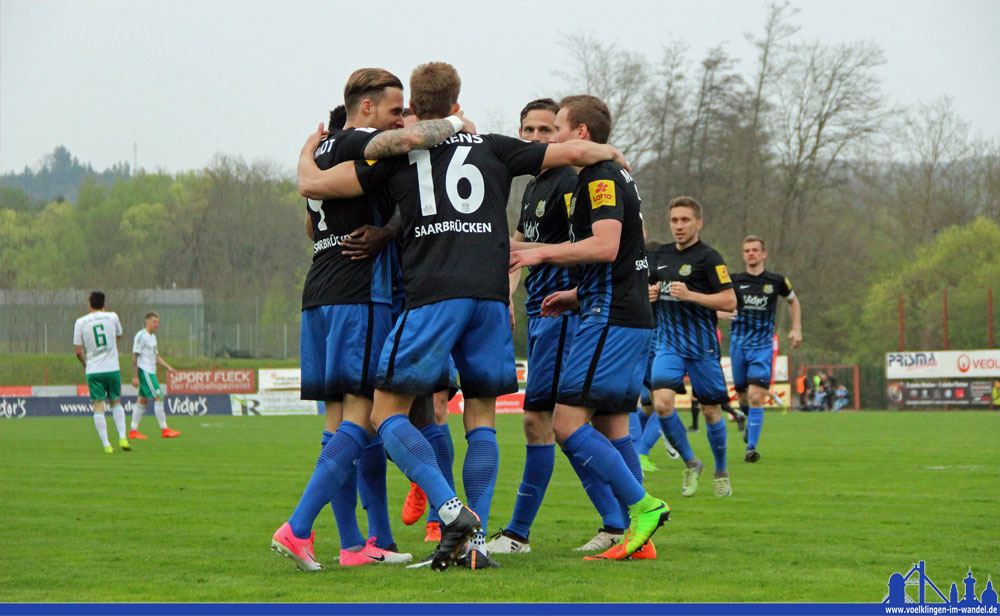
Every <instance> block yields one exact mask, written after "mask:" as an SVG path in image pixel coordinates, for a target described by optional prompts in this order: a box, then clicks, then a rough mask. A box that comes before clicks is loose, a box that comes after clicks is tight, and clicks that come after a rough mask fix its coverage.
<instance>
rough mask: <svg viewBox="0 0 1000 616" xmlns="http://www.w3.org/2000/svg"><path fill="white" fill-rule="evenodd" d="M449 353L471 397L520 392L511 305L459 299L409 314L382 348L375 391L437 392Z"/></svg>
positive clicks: (468, 395) (487, 396) (412, 311)
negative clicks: (511, 331) (511, 332)
mask: <svg viewBox="0 0 1000 616" xmlns="http://www.w3.org/2000/svg"><path fill="white" fill-rule="evenodd" d="M449 355H450V356H451V358H453V359H454V360H455V367H456V368H458V374H459V375H460V378H461V384H462V393H463V394H464V395H465V397H466V398H495V397H497V396H500V395H503V394H509V393H512V392H515V391H517V374H516V372H515V369H514V340H513V339H512V338H511V335H510V311H509V309H508V308H507V304H505V303H503V302H498V301H494V300H479V299H470V298H458V299H446V300H442V301H440V302H434V303H432V304H426V305H424V306H420V307H419V308H414V309H412V310H410V309H407V310H404V311H403V314H402V315H401V316H400V317H399V320H398V321H396V326H395V327H393V329H392V331H391V332H390V333H389V337H388V339H387V340H386V343H385V346H384V347H383V348H382V356H381V357H380V358H379V362H378V374H377V376H376V377H375V387H376V388H378V389H382V390H386V391H392V392H398V393H407V394H415V395H418V396H420V395H429V394H432V393H434V390H435V389H436V388H437V387H438V384H439V383H440V382H441V376H442V374H443V373H446V372H447V370H448V366H449V363H448V359H449Z"/></svg>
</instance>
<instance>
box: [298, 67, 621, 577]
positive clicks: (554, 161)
mask: <svg viewBox="0 0 1000 616" xmlns="http://www.w3.org/2000/svg"><path fill="white" fill-rule="evenodd" d="M460 84H461V81H460V80H459V78H458V74H457V73H456V72H455V70H454V68H453V67H451V66H450V65H448V64H445V63H442V62H433V63H429V64H425V65H421V66H419V67H417V69H415V70H414V72H413V75H412V77H411V79H410V89H411V98H410V107H411V108H412V109H413V112H414V113H415V114H416V115H417V117H418V118H421V119H422V120H425V119H429V118H441V117H444V116H445V115H447V114H448V113H455V112H456V111H457V110H458V109H459V106H458V102H457V101H458V92H459V89H460ZM316 138H317V136H316V135H314V136H313V137H311V138H310V141H314V140H315V139H316ZM307 143H308V142H307ZM615 158H618V159H621V160H623V159H622V158H621V154H620V153H619V152H618V151H617V150H615V149H614V148H612V147H610V146H607V145H599V144H595V143H591V142H588V141H581V140H577V141H575V142H571V143H561V144H555V145H551V146H546V145H543V144H537V143H525V142H523V141H521V140H519V139H513V138H510V137H503V136H500V135H476V134H465V133H463V134H460V135H456V136H455V137H453V138H450V139H448V140H446V141H445V142H444V143H442V144H441V145H440V146H439V147H436V148H433V149H431V150H421V151H419V152H411V153H410V155H409V156H407V157H397V158H393V159H389V160H386V161H379V162H375V163H369V162H367V161H364V160H361V161H358V162H357V163H355V164H354V165H345V164H342V165H338V166H337V167H334V168H333V169H331V170H328V171H321V170H319V169H318V168H317V167H316V165H315V163H314V162H313V161H312V159H311V157H308V156H300V158H299V171H300V174H299V186H300V190H301V191H303V192H304V194H306V195H307V196H311V197H316V196H325V197H329V196H339V197H352V196H357V195H359V194H364V193H370V192H376V191H387V192H388V194H389V196H390V198H391V199H392V200H394V201H396V202H397V203H398V204H399V207H400V214H401V217H402V222H403V277H404V284H405V287H406V310H405V311H404V312H403V315H402V316H401V317H400V318H399V320H398V321H397V323H396V326H395V327H394V328H393V331H392V332H390V334H389V337H388V339H387V344H386V345H385V346H384V348H383V351H382V354H381V357H380V358H379V368H378V372H377V377H376V393H375V406H374V409H373V411H372V422H373V424H374V425H375V426H376V427H377V428H378V433H379V435H380V436H381V438H382V439H383V441H384V442H385V444H386V449H387V450H388V451H389V453H390V455H391V456H392V459H393V461H394V462H395V463H396V464H397V466H399V467H400V468H401V469H402V470H403V472H404V473H405V474H406V475H407V477H408V478H409V479H410V480H411V481H414V482H416V483H417V484H418V485H419V486H420V487H421V488H423V490H424V492H425V493H426V495H427V498H428V500H429V502H430V503H431V505H432V506H433V507H435V508H437V509H438V514H439V515H440V516H441V520H442V522H444V524H443V525H442V528H441V543H440V544H439V546H438V549H437V551H436V554H435V556H434V558H433V560H432V567H433V568H435V569H439V570H440V569H445V568H447V567H448V566H450V565H451V564H453V563H454V562H456V556H457V554H458V551H459V550H460V549H461V548H462V546H463V545H464V544H465V542H466V541H467V540H468V539H470V538H472V539H473V549H471V550H470V551H469V552H468V557H467V558H465V559H464V560H463V564H465V565H466V566H468V567H470V568H473V569H479V568H483V567H484V566H486V567H488V566H493V565H494V564H495V563H493V561H491V560H490V559H489V557H488V555H487V554H486V542H485V537H484V536H483V535H482V532H481V531H482V525H483V524H485V523H486V522H487V519H488V515H489V507H490V501H491V500H492V493H493V487H494V485H495V482H496V470H497V466H498V464H499V453H498V450H497V444H496V431H495V430H494V428H493V425H494V419H495V418H494V415H495V411H496V397H497V396H498V395H500V394H505V393H510V392H513V391H517V379H516V376H515V374H514V348H513V339H512V337H511V331H510V326H509V321H510V314H509V309H508V307H507V302H508V300H509V295H510V294H509V280H508V275H507V263H508V261H509V256H510V238H509V235H508V232H507V214H506V206H507V198H508V196H509V193H510V181H511V178H513V177H514V176H516V175H524V174H531V175H537V174H538V173H539V172H540V171H541V170H542V169H547V168H550V167H558V166H564V165H589V164H592V163H596V162H598V161H601V160H611V159H615ZM449 354H450V355H451V356H452V358H454V360H455V363H456V365H457V367H458V371H459V373H460V374H461V380H462V390H463V393H464V394H465V400H466V402H465V412H464V416H463V420H464V423H465V427H466V439H467V440H468V442H469V448H468V450H467V453H466V458H465V464H464V469H463V476H464V477H465V478H466V481H465V488H466V496H467V499H468V501H469V505H470V506H471V509H470V508H468V507H466V506H465V505H464V504H463V503H462V502H461V501H460V500H459V499H458V497H457V496H456V495H455V491H454V489H453V488H451V487H450V486H449V485H448V483H447V482H446V481H445V479H444V477H443V476H442V474H441V471H440V469H439V468H438V466H437V463H436V461H435V459H434V455H433V452H432V450H431V448H430V447H429V445H428V444H427V440H426V438H424V436H423V435H422V434H421V433H420V432H419V431H418V430H417V429H416V428H414V427H413V426H412V425H410V422H409V421H408V420H407V417H406V414H407V412H408V410H409V408H410V403H411V402H412V400H413V398H414V396H415V395H420V394H429V393H431V392H432V391H433V389H434V387H435V385H436V384H437V383H438V382H439V380H440V378H441V374H442V371H441V366H445V367H446V366H447V361H448V359H447V358H448V355H449ZM477 514H478V515H477ZM477 531H478V532H477Z"/></svg>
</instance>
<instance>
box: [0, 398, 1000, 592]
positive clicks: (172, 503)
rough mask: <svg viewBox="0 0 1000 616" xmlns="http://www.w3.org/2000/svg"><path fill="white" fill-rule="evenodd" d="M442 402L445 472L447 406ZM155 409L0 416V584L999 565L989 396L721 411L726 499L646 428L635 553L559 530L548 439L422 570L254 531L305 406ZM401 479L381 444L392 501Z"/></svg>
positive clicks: (553, 583)
mask: <svg viewBox="0 0 1000 616" xmlns="http://www.w3.org/2000/svg"><path fill="white" fill-rule="evenodd" d="M685 416H686V413H685ZM451 422H452V423H451V427H452V433H453V435H454V436H455V445H456V449H457V452H456V472H455V475H456V480H458V481H459V482H460V481H461V460H462V457H463V454H464V445H465V443H464V439H463V438H462V437H461V435H462V429H461V418H460V417H455V416H453V417H452V419H451ZM108 423H109V426H108V427H109V431H110V432H111V434H112V435H113V434H115V431H114V427H113V425H111V420H110V418H109V420H108ZM170 423H171V427H173V428H176V429H179V430H180V431H181V433H182V435H181V437H180V438H177V439H169V440H168V439H161V438H159V436H154V435H156V434H158V432H156V431H155V430H154V429H153V428H154V427H155V425H154V424H155V422H154V420H153V418H152V417H149V418H146V419H145V426H144V428H145V430H146V431H147V433H148V434H150V436H151V438H150V439H149V440H148V441H135V442H134V447H135V451H134V452H132V453H125V452H120V451H119V452H117V453H116V454H115V455H113V456H109V455H106V454H104V453H103V451H102V450H101V447H100V443H99V441H98V439H97V435H96V433H95V431H94V427H93V421H92V420H91V419H90V417H74V418H33V419H25V420H7V421H0V466H2V468H3V472H2V475H0V503H2V505H0V506H2V508H3V524H2V526H0V528H2V530H0V546H2V549H0V571H2V572H3V573H2V575H0V578H2V583H0V601H4V602H11V601H28V602H40V601H53V602H62V601H69V602H75V601H97V602H104V601H109V602H118V601H122V602H124V601H128V602H147V601H149V602H160V601H167V602H174V601H178V602H190V601H197V602H200V601H223V602H228V601H240V602H242V601H250V602H272V601H280V602H284V601H293V602H298V601H304V602H355V601H379V602H408V601H429V602H437V601H498V602H507V601H555V602H566V601H579V602H606V601H611V602H619V601H657V602H660V601H663V602H730V601H735V602H787V601H795V602H798V601H806V602H813V601H824V602H826V601H833V602H877V601H880V600H881V599H882V598H883V596H884V595H885V593H886V592H887V589H886V583H887V581H888V578H889V576H890V575H891V574H892V573H893V572H896V571H899V572H903V573H905V572H906V571H908V570H909V568H910V566H911V565H912V564H913V563H914V562H916V561H918V560H925V561H926V562H927V572H928V575H929V576H930V577H931V578H932V579H934V580H935V582H937V584H938V586H939V587H942V588H944V587H949V588H950V585H951V582H952V581H960V580H961V578H962V577H964V576H965V572H966V571H968V570H969V569H970V568H971V569H972V571H973V572H975V574H976V577H978V578H980V580H981V581H983V582H984V583H985V579H986V577H987V576H988V575H990V574H992V575H993V576H994V577H997V576H1000V507H998V505H997V503H998V502H1000V499H998V496H1000V493H998V489H1000V446H998V445H1000V413H987V412H961V413H929V412H920V413H913V412H895V413H890V412H868V413H823V414H818V413H817V414H788V415H781V414H779V413H777V412H768V413H767V415H766V417H765V422H764V432H763V436H762V440H761V444H760V451H761V453H762V459H761V461H760V462H759V463H757V464H755V465H751V464H746V463H744V462H743V461H742V460H743V456H742V451H743V443H742V440H741V439H740V435H739V432H737V431H736V429H735V424H729V441H730V448H729V465H730V468H731V473H732V478H733V490H734V493H733V496H732V497H731V498H726V499H720V498H716V497H714V496H713V495H712V491H711V487H712V485H711V459H712V458H711V454H710V452H709V450H708V444H707V441H706V438H705V433H704V431H702V432H701V433H697V434H692V435H691V437H692V438H691V441H692V445H693V446H694V448H695V452H696V453H697V454H698V455H699V456H700V457H702V459H703V460H705V464H706V472H705V474H704V475H703V482H702V486H701V489H700V490H699V492H698V494H696V495H695V496H694V497H693V498H682V497H681V496H680V481H681V465H680V463H679V462H677V461H671V460H669V459H668V458H667V457H666V454H665V453H664V451H663V449H662V447H661V446H660V445H659V444H658V445H657V448H656V449H654V450H653V453H652V458H653V460H654V461H655V462H656V463H657V464H659V466H660V468H661V469H662V470H660V471H659V472H655V473H650V474H648V475H647V478H646V486H647V488H648V489H649V490H650V491H651V492H652V493H653V494H655V495H658V496H661V497H663V498H665V499H667V501H668V502H669V503H670V504H671V506H672V507H673V514H672V521H671V522H670V523H668V524H667V525H666V526H664V528H662V529H661V530H660V531H659V532H658V533H657V535H656V537H655V543H656V547H657V551H658V552H659V558H658V559H657V560H655V561H637V562H584V561H582V560H581V558H580V553H579V552H574V551H572V548H574V547H576V546H578V545H580V544H582V543H584V542H585V541H586V540H588V539H590V537H591V536H593V535H594V533H595V531H596V529H597V528H598V527H599V526H600V520H599V518H598V517H597V515H596V513H595V512H594V511H593V509H592V507H591V505H590V502H589V501H588V500H587V498H586V496H585V494H584V492H583V490H582V488H581V487H580V486H579V483H578V482H577V480H576V478H575V476H574V475H573V473H572V471H571V470H570V468H569V464H568V463H567V462H566V460H565V459H564V458H563V457H562V455H561V454H557V459H556V471H555V475H554V477H553V479H552V483H551V485H550V487H549V491H548V494H547V496H546V500H545V503H544V504H543V506H542V509H541V511H540V513H539V516H538V519H537V521H536V523H535V526H534V528H533V530H532V533H531V547H532V552H531V553H530V554H525V555H505V556H500V557H498V559H499V560H500V561H501V564H502V567H501V568H500V569H497V570H487V571H476V572H473V571H464V570H449V571H447V572H444V573H436V572H433V571H430V570H429V569H420V570H407V569H405V568H403V567H402V566H374V565H373V566H368V567H356V568H347V567H339V566H338V565H337V564H336V562H335V561H333V560H332V558H333V557H334V556H335V555H336V554H337V551H338V550H339V543H338V540H337V533H336V527H335V525H334V521H333V515H332V513H331V512H330V510H329V509H326V510H325V511H324V512H323V513H322V514H321V516H320V518H319V519H318V521H317V524H316V531H317V541H316V553H317V557H318V558H319V559H320V561H321V562H324V563H325V564H326V569H325V570H324V571H322V572H319V573H316V574H305V573H301V572H298V571H297V570H296V569H295V568H294V567H293V566H292V564H291V561H289V560H285V559H282V558H280V557H278V556H277V555H275V554H274V553H272V552H271V551H270V550H269V548H268V545H269V541H270V537H271V534H272V532H273V531H274V530H275V529H276V528H277V527H278V526H279V525H280V524H281V523H283V522H284V521H285V520H286V519H287V517H288V515H289V514H290V513H291V511H292V509H293V508H294V506H295V503H296V502H297V500H298V497H299V495H300V493H301V491H302V489H303V487H304V486H305V484H306V482H307V480H308V478H309V475H310V473H311V471H312V468H313V466H314V464H315V461H316V456H317V455H318V452H319V433H320V431H321V429H322V427H321V425H322V419H321V418H319V417H252V418H246V417H213V416H205V417H186V416H185V417H171V419H170ZM497 428H498V433H499V440H500V454H501V467H500V475H499V479H498V481H497V489H496V493H495V496H494V500H493V508H492V513H491V517H490V521H489V531H490V532H494V531H496V530H497V529H499V528H500V527H501V526H503V525H504V524H505V523H506V522H507V521H508V520H509V516H510V513H511V508H512V507H513V503H514V495H515V491H516V488H517V485H518V482H519V481H520V476H521V468H522V464H523V461H524V446H523V445H524V440H523V435H522V432H521V418H520V416H515V415H503V416H500V417H498V419H497ZM112 442H113V443H114V442H116V441H115V440H114V439H112ZM408 485H409V484H408V482H407V481H406V480H405V478H403V476H402V475H401V474H400V472H399V471H398V470H397V469H396V468H395V466H393V465H392V464H389V494H390V507H391V514H392V516H393V519H395V520H398V519H399V518H398V516H399V508H400V506H401V504H402V499H403V497H404V496H405V493H406V490H407V489H408ZM461 493H462V492H461V489H460V490H459V494H460V495H461ZM362 516H363V514H362ZM361 520H362V522H361V523H362V528H364V518H363V517H362V518H361ZM394 531H395V538H396V541H397V542H398V544H399V546H400V547H401V549H403V550H404V551H410V552H413V554H414V556H415V557H421V556H423V555H425V554H426V553H427V552H429V550H430V548H431V546H430V544H425V543H424V542H423V541H422V539H423V523H422V522H421V523H418V524H417V525H415V526H412V527H406V526H403V525H402V523H398V524H396V526H395V528H394ZM995 581H996V580H994V582H995ZM945 592H947V590H945Z"/></svg>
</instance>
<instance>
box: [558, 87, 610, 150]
mask: <svg viewBox="0 0 1000 616" xmlns="http://www.w3.org/2000/svg"><path fill="white" fill-rule="evenodd" d="M559 108H560V109H565V110H566V119H567V120H569V123H570V125H571V126H570V128H576V127H578V126H580V125H581V124H585V125H586V126H587V132H589V133H590V140H591V141H593V142H594V143H607V142H608V138H609V137H611V126H612V123H611V111H610V110H609V109H608V106H607V105H605V104H604V101H602V100H601V99H599V98H597V97H596V96H591V95H589V94H575V95H573V96H567V97H565V98H563V99H562V100H561V101H559Z"/></svg>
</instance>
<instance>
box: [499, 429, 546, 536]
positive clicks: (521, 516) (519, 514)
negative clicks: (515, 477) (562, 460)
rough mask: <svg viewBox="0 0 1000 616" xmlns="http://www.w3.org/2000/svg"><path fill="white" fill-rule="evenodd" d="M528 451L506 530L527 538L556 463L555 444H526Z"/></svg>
mask: <svg viewBox="0 0 1000 616" xmlns="http://www.w3.org/2000/svg"><path fill="white" fill-rule="evenodd" d="M526 447H527V449H528V453H527V455H526V456H525V458H524V476H523V477H522V478H521V485H519V486H518V487H517V499H516V500H515V501H514V513H513V514H512V515H511V517H510V524H508V525H507V530H509V531H511V532H512V533H515V534H517V535H520V536H521V537H523V538H525V539H527V538H528V533H529V532H531V524H532V522H534V521H535V516H536V515H538V508H539V507H541V506H542V499H543V498H545V490H546V488H548V487H549V480H550V479H552V469H553V468H554V467H555V464H556V446H555V445H526Z"/></svg>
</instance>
